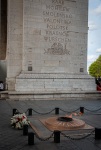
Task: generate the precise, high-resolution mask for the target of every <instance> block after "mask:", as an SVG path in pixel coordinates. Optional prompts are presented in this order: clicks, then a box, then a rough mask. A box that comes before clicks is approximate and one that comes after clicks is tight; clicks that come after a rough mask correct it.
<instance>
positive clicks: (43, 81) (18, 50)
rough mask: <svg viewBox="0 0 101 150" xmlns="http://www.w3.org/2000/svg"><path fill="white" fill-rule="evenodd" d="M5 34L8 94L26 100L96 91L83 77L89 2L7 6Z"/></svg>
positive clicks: (34, 0)
mask: <svg viewBox="0 0 101 150" xmlns="http://www.w3.org/2000/svg"><path fill="white" fill-rule="evenodd" d="M7 34H8V36H7V69H8V70H7V83H8V91H13V93H14V91H15V93H16V96H17V95H20V94H21V95H20V96H21V97H22V95H23V96H24V94H26V93H27V96H28V94H29V98H35V97H34V96H35V93H37V96H36V97H38V96H39V97H40V98H41V96H43V97H47V98H54V96H56V97H68V95H69V97H72V96H73V94H74V93H76V96H77V95H78V93H84V92H85V91H90V92H91V91H95V89H96V85H95V81H94V78H91V77H90V76H89V75H88V73H87V36H88V0H13V1H12V0H8V32H7ZM30 94H31V95H33V96H32V97H30ZM40 94H41V95H40ZM82 95H83V94H82ZM76 96H75V94H74V97H76Z"/></svg>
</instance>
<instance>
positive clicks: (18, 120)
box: [11, 113, 30, 129]
mask: <svg viewBox="0 0 101 150" xmlns="http://www.w3.org/2000/svg"><path fill="white" fill-rule="evenodd" d="M29 123H30V122H29V121H28V119H27V117H26V115H25V113H23V114H15V115H14V116H13V117H12V118H11V126H12V127H14V128H16V129H22V128H23V125H29Z"/></svg>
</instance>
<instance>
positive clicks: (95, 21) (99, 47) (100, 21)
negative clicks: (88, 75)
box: [87, 0, 101, 68]
mask: <svg viewBox="0 0 101 150" xmlns="http://www.w3.org/2000/svg"><path fill="white" fill-rule="evenodd" d="M88 8H89V9H88V27H89V30H88V48H87V49H88V55H87V68H89V66H90V64H91V63H92V62H94V61H95V60H96V59H97V58H98V56H99V55H101V0H89V7H88Z"/></svg>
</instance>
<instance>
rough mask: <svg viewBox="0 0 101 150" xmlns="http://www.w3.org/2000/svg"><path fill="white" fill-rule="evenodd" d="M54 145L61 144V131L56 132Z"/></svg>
mask: <svg viewBox="0 0 101 150" xmlns="http://www.w3.org/2000/svg"><path fill="white" fill-rule="evenodd" d="M54 143H60V131H54Z"/></svg>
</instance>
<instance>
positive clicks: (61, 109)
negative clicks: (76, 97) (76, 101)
mask: <svg viewBox="0 0 101 150" xmlns="http://www.w3.org/2000/svg"><path fill="white" fill-rule="evenodd" d="M79 109H80V108H77V109H76V110H74V111H70V112H69V111H65V110H63V109H61V108H60V110H61V111H63V112H66V113H72V112H75V111H77V110H79Z"/></svg>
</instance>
